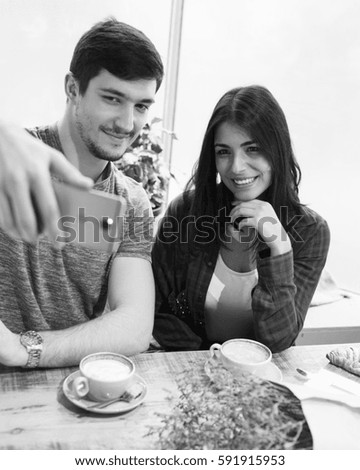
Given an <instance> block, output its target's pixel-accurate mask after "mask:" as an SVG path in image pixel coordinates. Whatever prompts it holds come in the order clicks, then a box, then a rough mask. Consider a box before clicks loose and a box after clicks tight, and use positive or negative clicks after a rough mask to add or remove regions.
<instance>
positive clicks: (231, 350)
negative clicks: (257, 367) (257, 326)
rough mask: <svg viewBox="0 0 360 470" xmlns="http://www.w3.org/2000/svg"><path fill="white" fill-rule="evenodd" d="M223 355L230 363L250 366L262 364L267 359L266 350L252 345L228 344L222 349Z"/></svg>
mask: <svg viewBox="0 0 360 470" xmlns="http://www.w3.org/2000/svg"><path fill="white" fill-rule="evenodd" d="M223 353H224V354H225V356H226V357H228V358H229V359H231V360H232V361H235V362H242V363H244V362H245V363H251V364H256V363H258V362H263V361H266V360H267V359H268V358H269V354H268V353H267V351H266V350H264V349H263V348H262V347H261V346H258V345H257V344H253V343H241V342H233V343H229V344H226V345H225V347H224V348H223Z"/></svg>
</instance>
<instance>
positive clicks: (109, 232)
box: [53, 181, 126, 252]
mask: <svg viewBox="0 0 360 470" xmlns="http://www.w3.org/2000/svg"><path fill="white" fill-rule="evenodd" d="M53 187H54V190H55V194H56V198H57V201H58V205H59V209H60V218H59V220H58V224H57V225H58V229H59V234H58V236H57V241H59V242H61V243H77V244H79V245H82V246H86V247H88V248H91V249H97V250H102V251H106V252H112V251H116V250H117V248H118V246H119V244H120V242H121V240H122V236H123V229H124V218H125V212H126V201H125V199H124V198H123V197H121V196H118V195H114V194H109V193H105V192H104V191H97V190H94V189H91V190H87V189H80V188H76V187H73V186H71V185H69V184H66V183H62V182H58V181H53Z"/></svg>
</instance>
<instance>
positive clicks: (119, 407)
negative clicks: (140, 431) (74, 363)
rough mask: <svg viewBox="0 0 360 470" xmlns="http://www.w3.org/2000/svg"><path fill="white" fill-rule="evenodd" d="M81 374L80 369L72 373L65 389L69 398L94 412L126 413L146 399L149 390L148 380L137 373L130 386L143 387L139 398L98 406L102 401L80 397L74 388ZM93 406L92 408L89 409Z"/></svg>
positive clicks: (68, 377)
mask: <svg viewBox="0 0 360 470" xmlns="http://www.w3.org/2000/svg"><path fill="white" fill-rule="evenodd" d="M79 375H80V371H79V370H77V371H75V372H73V373H72V374H70V375H68V376H67V377H66V379H65V380H64V383H63V391H64V394H65V396H66V398H67V399H68V400H70V401H71V403H73V404H74V405H76V406H78V407H80V408H83V409H84V410H87V411H91V412H93V413H101V414H115V413H126V412H127V411H131V410H133V409H134V408H136V407H137V406H139V405H140V404H141V403H142V402H143V401H144V399H145V395H146V392H147V385H146V382H145V381H144V379H143V378H142V377H140V376H139V375H137V374H135V375H134V380H133V382H132V384H131V385H130V388H132V387H134V386H135V385H136V386H137V387H139V388H140V389H142V391H141V393H140V395H139V396H138V397H137V398H134V400H132V401H131V402H129V403H127V402H125V401H118V402H116V403H113V404H112V405H108V406H107V407H105V408H97V407H96V406H94V405H96V403H98V404H99V405H100V404H101V402H96V401H93V400H91V399H90V398H87V397H83V398H78V397H77V396H76V395H75V393H74V391H73V388H72V385H73V382H74V379H75V378H76V377H78V376H79ZM89 407H91V409H89Z"/></svg>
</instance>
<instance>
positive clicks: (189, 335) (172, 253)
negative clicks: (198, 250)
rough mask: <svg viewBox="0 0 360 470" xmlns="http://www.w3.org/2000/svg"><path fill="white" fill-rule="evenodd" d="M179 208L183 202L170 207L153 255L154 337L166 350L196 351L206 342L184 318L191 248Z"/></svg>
mask: <svg viewBox="0 0 360 470" xmlns="http://www.w3.org/2000/svg"><path fill="white" fill-rule="evenodd" d="M178 206H181V199H180V198H177V199H176V200H175V201H173V202H172V203H171V204H170V205H169V207H168V209H167V211H166V214H165V215H164V217H163V219H162V220H161V222H160V224H159V228H158V233H157V236H156V240H155V243H154V245H153V249H152V253H151V256H152V268H153V274H154V279H155V291H156V301H155V324H154V331H153V336H154V338H155V339H156V341H158V343H159V344H160V345H161V346H162V347H163V348H164V349H166V350H191V349H192V350H194V349H199V347H200V345H201V343H202V339H201V338H200V337H199V336H198V335H196V334H195V333H194V332H193V331H192V329H191V328H190V326H188V324H187V323H186V322H185V321H184V319H182V318H181V309H185V308H186V305H185V304H186V303H187V299H186V297H185V295H184V291H185V287H186V279H187V270H188V267H189V265H188V263H187V262H186V261H184V260H185V259H187V257H186V250H187V248H188V244H187V243H182V242H184V240H181V239H180V237H181V236H182V235H181V234H182V227H181V223H182V221H183V219H182V211H181V210H179V207H178ZM185 232H186V230H185ZM176 312H177V313H178V315H177V314H176Z"/></svg>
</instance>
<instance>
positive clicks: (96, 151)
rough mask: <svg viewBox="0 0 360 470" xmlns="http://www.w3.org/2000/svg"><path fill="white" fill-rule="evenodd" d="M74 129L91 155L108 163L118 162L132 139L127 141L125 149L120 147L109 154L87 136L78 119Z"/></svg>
mask: <svg viewBox="0 0 360 470" xmlns="http://www.w3.org/2000/svg"><path fill="white" fill-rule="evenodd" d="M77 117H78V116H77ZM76 128H77V130H78V133H79V136H80V137H81V139H82V141H83V142H84V144H85V145H86V147H87V149H88V150H89V152H90V153H91V155H93V156H94V157H95V158H98V159H100V160H106V161H110V162H116V161H118V160H120V158H121V157H122V156H123V155H124V153H125V152H126V149H127V148H128V147H129V146H130V144H131V143H132V141H133V139H131V140H129V142H128V145H127V147H123V146H121V149H119V150H118V151H116V150H115V151H114V152H111V153H109V152H108V151H106V150H105V149H104V148H103V147H101V146H100V145H98V144H97V143H96V142H94V141H93V140H92V139H91V137H89V136H88V135H87V133H86V129H85V127H84V125H83V123H82V122H81V120H80V119H76Z"/></svg>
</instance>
